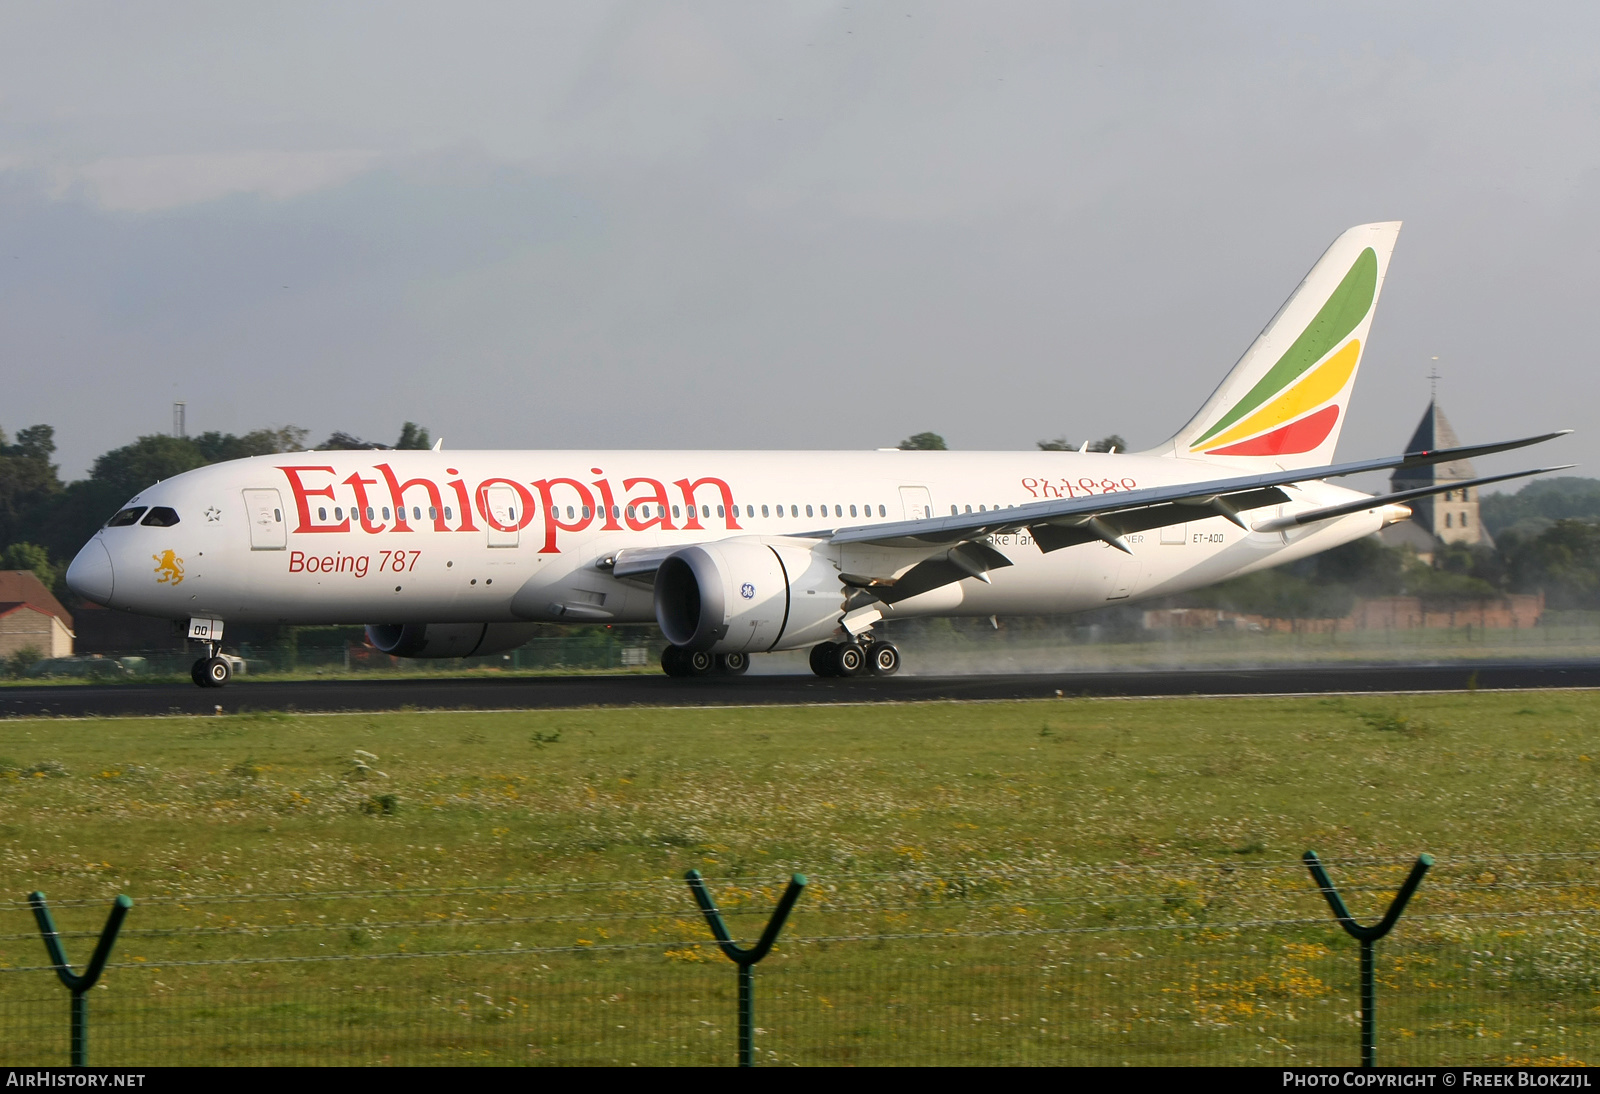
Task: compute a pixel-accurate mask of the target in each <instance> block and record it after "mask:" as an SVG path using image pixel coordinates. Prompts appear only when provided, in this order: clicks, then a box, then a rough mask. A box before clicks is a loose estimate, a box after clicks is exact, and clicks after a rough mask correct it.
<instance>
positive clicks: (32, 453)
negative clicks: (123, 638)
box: [0, 422, 432, 600]
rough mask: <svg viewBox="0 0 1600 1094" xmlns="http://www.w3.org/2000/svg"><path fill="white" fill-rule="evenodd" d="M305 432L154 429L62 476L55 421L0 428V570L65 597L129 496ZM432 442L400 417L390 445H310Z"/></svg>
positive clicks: (297, 442) (291, 443)
mask: <svg viewBox="0 0 1600 1094" xmlns="http://www.w3.org/2000/svg"><path fill="white" fill-rule="evenodd" d="M309 435H310V434H309V431H307V430H304V429H301V428H299V427H298V426H292V425H289V426H283V427H281V428H278V429H257V430H253V431H252V432H249V433H245V434H243V435H242V436H237V435H235V434H232V433H221V432H217V431H212V432H209V433H202V434H200V435H199V436H196V437H171V436H167V435H165V434H159V433H155V434H150V435H148V436H144V437H140V438H139V439H138V440H136V441H134V442H133V443H132V444H127V445H123V446H122V447H121V448H114V449H112V450H111V451H109V452H107V453H105V454H104V455H102V456H100V457H99V458H97V459H96V460H95V461H94V465H93V467H91V468H90V470H89V475H88V477H87V478H83V479H78V480H75V481H73V482H63V481H62V480H61V475H60V468H59V466H57V464H56V463H55V462H54V458H55V452H56V442H55V429H54V428H53V427H51V426H48V425H32V426H29V427H28V428H26V429H21V430H18V431H17V435H16V439H15V440H14V441H13V440H11V439H9V438H7V436H6V434H5V433H4V432H3V431H0V569H7V570H32V571H34V572H35V573H37V574H38V575H39V578H40V580H41V581H43V582H44V583H45V584H46V585H47V586H49V587H50V588H51V589H52V590H53V591H54V592H55V594H56V595H57V596H58V597H60V598H62V599H63V600H70V599H71V598H70V593H69V592H68V590H67V589H66V586H65V584H64V582H63V576H64V575H65V574H66V570H67V566H68V564H69V563H70V562H71V561H72V557H73V556H74V555H75V554H76V553H77V552H78V549H79V548H80V547H82V546H83V545H84V543H86V542H87V541H88V540H89V538H90V537H91V536H93V535H94V533H95V530H96V529H97V528H99V527H100V525H102V524H103V523H105V520H106V518H107V517H109V516H110V515H111V514H112V513H114V512H116V511H117V509H118V508H120V507H121V506H122V504H123V503H124V502H125V501H127V500H128V499H129V498H131V497H133V495H135V494H137V493H139V491H141V490H143V489H145V488H146V487H148V486H150V485H151V484H152V483H155V482H159V481H161V480H162V479H170V478H172V476H174V475H180V474H182V473H183V472H185V471H192V470H193V469H195V468H196V467H203V466H205V465H206V464H212V463H221V462H223V461H224V460H237V459H243V458H244V457H246V456H270V455H273V454H276V453H279V452H304V451H306V450H307V445H306V441H307V439H308V437H309ZM431 443H432V442H431V440H430V439H429V437H428V430H427V429H426V428H424V427H422V426H419V425H417V424H416V423H415V422H406V423H405V424H404V425H403V426H402V427H401V429H400V436H399V439H398V440H396V441H395V443H394V444H380V443H378V442H374V441H366V440H362V439H361V438H360V437H357V436H354V435H352V434H349V433H343V432H335V433H334V434H332V435H331V436H330V437H329V438H328V439H327V440H326V441H323V442H322V443H321V444H319V445H317V446H316V450H318V451H327V450H335V449H353V448H354V449H359V448H385V449H387V448H400V449H420V448H428V447H430V445H431Z"/></svg>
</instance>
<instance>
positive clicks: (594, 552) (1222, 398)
mask: <svg viewBox="0 0 1600 1094" xmlns="http://www.w3.org/2000/svg"><path fill="white" fill-rule="evenodd" d="M1399 231H1400V225H1399V223H1398V222H1392V223H1384V224H1364V225H1361V226H1360V227H1356V228H1352V229H1350V230H1349V231H1347V232H1345V233H1344V234H1343V235H1341V236H1340V237H1339V238H1338V239H1337V240H1335V241H1334V243H1333V245H1332V246H1331V247H1329V248H1328V250H1327V252H1326V253H1325V254H1323V256H1322V258H1321V259H1320V260H1319V261H1318V262H1317V264H1316V265H1315V266H1313V267H1312V269H1311V272H1310V273H1309V274H1307V275H1306V278H1305V280H1304V281H1302V282H1301V283H1300V286H1299V288H1297V289H1296V290H1295V292H1294V294H1293V295H1292V296H1291V297H1290V298H1289V300H1288V302H1287V303H1285V304H1284V305H1283V307H1282V308H1281V309H1279V311H1278V313H1277V315H1275V316H1274V317H1273V319H1272V321H1271V322H1270V323H1269V324H1268V325H1267V327H1266V329H1265V330H1264V331H1262V332H1261V334H1260V335H1259V336H1258V337H1257V338H1256V340H1255V342H1254V343H1253V344H1252V345H1251V346H1250V348H1249V349H1248V350H1246V351H1245V354H1244V356H1243V357H1242V358H1240V359H1239V362H1238V363H1237V364H1236V365H1234V367H1233V369H1232V370H1231V371H1230V372H1229V373H1228V374H1227V376H1226V377H1225V378H1224V379H1223V381H1222V383H1221V385H1220V386H1219V387H1218V388H1217V389H1216V391H1215V392H1214V393H1213V394H1212V396H1211V398H1210V399H1209V400H1207V402H1206V404H1205V405H1204V406H1203V407H1201V408H1200V411H1199V413H1197V414H1196V415H1195V416H1194V417H1193V418H1192V419H1191V420H1190V421H1189V423H1188V424H1187V425H1185V426H1184V427H1183V428H1182V429H1180V430H1179V431H1178V432H1177V433H1176V434H1175V435H1174V436H1173V437H1172V438H1171V439H1170V440H1168V441H1166V442H1165V443H1163V444H1161V445H1159V446H1158V447H1156V448H1153V449H1150V450H1149V451H1146V452H1139V453H1121V452H1110V453H1092V452H1087V451H1084V452H903V451H896V450H889V451H877V452H711V451H707V452H630V451H605V452H540V451H501V452H491V451H476V452H471V451H460V452H456V451H452V452H445V451H441V450H440V449H439V446H435V448H434V450H433V451H429V452H396V451H375V450H374V451H359V452H302V453H298V454H293V455H277V456H258V457H254V458H251V459H245V460H235V461H232V462H229V463H222V464H215V465H212V466H209V467H202V468H198V469H196V470H194V471H189V472H186V473H185V474H182V475H179V476H177V477H175V478H172V479H169V480H167V481H165V482H160V483H157V484H155V485H153V486H151V487H149V488H148V489H147V490H145V491H143V492H142V493H140V494H139V495H138V496H136V497H134V498H131V499H129V501H128V503H127V506H126V507H125V508H123V509H122V510H120V511H119V512H117V513H116V514H115V515H114V516H112V517H111V519H110V520H108V521H107V522H106V524H105V527H104V528H102V529H101V530H100V531H99V532H98V533H96V535H95V537H94V538H93V539H92V540H91V541H90V542H89V543H88V544H87V545H85V546H84V548H83V549H82V550H81V551H80V552H79V553H78V556H77V557H76V558H75V559H74V560H73V562H72V566H71V568H70V569H69V570H68V571H67V584H68V585H69V586H70V587H71V588H72V590H73V591H74V592H76V593H77V594H78V595H80V596H82V597H84V598H86V599H88V600H92V601H95V602H96V603H99V604H104V605H106V606H107V607H112V608H122V609H126V610H128V611H131V612H137V613H140V614H144V615H151V616H160V617H165V618H169V619H173V620H176V621H179V622H180V623H186V625H187V628H188V635H189V637H190V638H191V639H192V640H193V641H195V642H196V643H200V644H201V645H202V647H203V650H204V655H203V656H202V657H200V659H199V660H197V661H196V662H195V665H194V673H193V675H194V680H195V683H197V684H199V685H201V686H202V687H221V686H222V685H224V684H226V683H227V681H228V677H229V672H230V670H229V663H228V661H227V660H226V659H225V658H223V657H221V656H219V642H220V640H221V638H222V635H223V633H224V627H225V626H226V625H227V624H229V623H242V622H251V623H281V624H317V623H363V622H364V623H366V624H367V636H368V639H369V640H370V641H371V643H372V644H373V645H374V646H376V647H377V648H378V649H379V650H382V651H384V652H386V653H390V654H393V655H395V656H397V657H470V656H475V655H482V654H489V653H495V652H499V651H502V650H509V649H513V648H515V647H516V646H519V645H521V644H522V643H524V642H526V641H527V640H528V639H529V638H530V637H531V635H532V633H533V630H534V628H535V627H536V626H537V625H538V624H541V623H596V624H610V623H645V622H651V621H653V622H655V623H657V624H658V625H659V626H660V627H661V631H662V633H663V635H665V637H666V639H667V641H668V642H669V643H670V645H669V646H668V647H667V649H666V651H665V653H664V654H663V656H662V659H661V660H662V668H663V669H665V671H666V672H667V673H668V674H670V675H673V676H700V675H707V674H711V673H726V674H737V673H742V672H744V671H745V670H746V669H748V668H749V665H750V656H751V654H756V653H767V652H771V651H774V650H793V649H801V648H804V647H810V648H811V667H812V669H813V670H814V671H815V672H816V673H818V674H819V675H823V676H854V675H857V674H859V673H863V672H870V673H876V674H880V675H887V674H890V673H893V672H895V671H896V670H897V669H898V668H899V667H900V653H899V651H898V650H897V649H896V648H895V647H894V645H893V644H892V643H890V642H887V641H884V640H882V639H881V638H878V637H876V636H875V635H874V632H873V628H874V626H875V625H876V624H877V623H879V622H880V621H883V620H890V619H905V618H913V617H919V616H953V615H973V616H991V615H1005V614H1019V613H1026V614H1029V615H1037V614H1044V613H1058V612H1075V611H1083V610H1086V609H1090V608H1098V607H1103V606H1105V605H1107V604H1116V603H1128V602H1133V601H1136V600H1140V599H1144V598H1148V597H1158V596H1168V595H1170V594H1173V593H1179V592H1183V591H1184V590H1187V589H1194V588H1198V587H1200V586H1204V585H1210V584H1213V583H1215V582H1218V581H1223V580H1225V579H1227V578H1231V577H1236V576H1238V575H1240V574H1245V573H1249V572H1251V571H1253V570H1259V569H1263V568H1265V567H1268V566H1277V565H1281V564H1282V563H1285V562H1290V561H1293V560H1295V559H1299V558H1304V557H1305V556H1307V555H1311V554H1314V553H1316V552H1318V551H1325V550H1327V549H1329V548H1331V547H1336V546H1338V545H1340V544H1343V543H1349V542H1350V541H1352V540H1355V539H1359V538H1361V537H1363V536H1366V535H1370V534H1371V533H1373V532H1376V531H1377V530H1378V529H1380V528H1382V527H1383V526H1384V525H1386V524H1390V523H1393V522H1395V521H1400V520H1405V519H1406V518H1407V517H1409V516H1410V510H1409V509H1407V508H1406V506H1405V504H1404V503H1405V502H1407V501H1409V500H1411V499H1414V498H1418V497H1422V496H1425V495H1428V494H1432V493H1438V492H1442V491H1444V490H1446V489H1450V490H1459V489H1463V488H1465V487H1469V486H1481V485H1485V484H1488V483H1492V482H1499V481H1502V480H1505V479H1511V478H1517V477H1519V476H1521V475H1531V474H1538V473H1540V472H1541V471H1545V470H1555V469H1554V468H1540V469H1537V470H1533V471H1521V472H1516V473H1514V474H1506V475H1494V476H1490V477H1487V478H1478V479H1473V480H1470V481H1452V482H1448V483H1443V484H1440V485H1439V486H1437V487H1429V488H1426V489H1419V490H1408V491H1404V492H1401V493H1394V494H1389V495H1386V496H1373V495H1369V494H1364V493H1361V492H1359V491H1356V490H1352V489H1349V488H1347V487H1343V486H1338V485H1334V484H1333V483H1331V482H1330V481H1329V480H1331V479H1337V478H1340V477H1343V476H1346V475H1353V474H1357V473H1360V472H1368V471H1378V470H1385V469H1390V468H1398V467H1410V466H1416V465H1421V464H1432V463H1441V462H1448V461H1451V460H1458V459H1469V458H1472V457H1476V456H1481V455H1484V454H1487V453H1491V452H1499V451H1504V450H1508V449H1513V448H1519V447H1522V446H1524V445H1529V444H1535V443H1537V442H1539V441H1544V440H1549V439H1550V438H1552V437H1557V436H1560V435H1561V434H1560V433H1546V434H1542V435H1540V436H1537V437H1527V438H1522V439H1520V440H1514V441H1505V442H1501V443H1498V444H1486V445H1478V446H1470V447H1464V448H1455V449H1450V450H1443V451H1430V452H1408V453H1405V454H1404V455H1401V456H1397V457H1394V458H1391V459H1372V460H1362V461H1358V462H1354V463H1333V462H1331V461H1332V458H1333V452H1334V448H1335V446H1336V445H1337V443H1338V440H1339V431H1340V429H1341V428H1342V427H1343V425H1344V416H1345V408H1346V406H1347V404H1348V402H1349V398H1350V391H1351V388H1352V386H1353V385H1354V383H1355V378H1356V372H1357V369H1358V368H1359V366H1360V364H1361V354H1362V350H1363V349H1364V348H1365V345H1366V341H1367V332H1368V330H1369V329H1370V327H1371V324H1372V315H1373V311H1374V309H1375V307H1376V306H1377V302H1378V294H1379V291H1380V290H1381V289H1382V287H1383V280H1384V274H1385V272H1386V271H1387V269H1388V265H1389V256H1390V253H1391V252H1392V251H1393V249H1394V243H1395V239H1396V237H1397V235H1398V234H1399Z"/></svg>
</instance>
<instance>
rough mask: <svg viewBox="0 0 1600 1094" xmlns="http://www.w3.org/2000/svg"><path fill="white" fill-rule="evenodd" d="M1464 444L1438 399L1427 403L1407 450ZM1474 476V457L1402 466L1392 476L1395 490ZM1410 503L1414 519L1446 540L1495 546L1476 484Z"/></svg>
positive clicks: (1391, 483)
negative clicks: (1480, 508)
mask: <svg viewBox="0 0 1600 1094" xmlns="http://www.w3.org/2000/svg"><path fill="white" fill-rule="evenodd" d="M1460 444H1461V442H1460V441H1459V440H1457V439H1456V431H1455V430H1454V429H1452V428H1451V427H1450V421H1449V419H1448V418H1446V417H1445V416H1444V411H1442V410H1440V409H1439V402H1438V400H1437V399H1434V400H1431V401H1430V402H1429V403H1428V409H1427V412H1426V413H1424V414H1423V415H1422V421H1421V422H1420V423H1418V425H1417V431H1416V432H1415V433H1413V434H1412V435H1411V443H1410V444H1408V445H1406V451H1407V452H1423V451H1428V450H1432V449H1438V448H1455V447H1458V446H1459V445H1460ZM1474 476H1475V473H1474V471H1473V470H1472V461H1470V460H1456V461H1455V462H1453V463H1436V464H1431V465H1429V466H1427V467H1402V468H1400V469H1399V470H1397V471H1395V473H1394V474H1393V475H1392V476H1391V477H1390V479H1389V484H1390V486H1391V487H1393V488H1394V489H1395V490H1415V489H1417V488H1419V487H1424V486H1434V485H1443V484H1444V483H1446V482H1449V481H1451V480H1452V479H1456V480H1466V479H1470V478H1473V477H1474ZM1407 504H1408V505H1410V506H1411V513H1412V516H1411V523H1412V524H1414V525H1416V526H1417V527H1418V528H1420V529H1421V530H1422V531H1424V532H1428V533H1430V534H1431V535H1433V537H1434V538H1435V539H1436V540H1438V541H1440V542H1443V543H1451V544H1454V543H1460V544H1465V545H1466V546H1468V547H1476V546H1478V545H1479V544H1482V545H1484V546H1486V547H1487V546H1493V543H1494V541H1493V540H1492V539H1491V538H1490V536H1489V533H1488V532H1487V531H1485V530H1484V527H1483V524H1482V522H1481V521H1480V520H1479V519H1478V489H1477V487H1475V486H1469V487H1465V488H1463V489H1460V490H1446V491H1445V492H1444V493H1442V494H1434V495H1433V496H1432V497H1426V498H1418V499H1417V500H1416V501H1412V502H1408V503H1407Z"/></svg>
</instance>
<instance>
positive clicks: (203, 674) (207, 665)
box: [189, 656, 233, 688]
mask: <svg viewBox="0 0 1600 1094" xmlns="http://www.w3.org/2000/svg"><path fill="white" fill-rule="evenodd" d="M189 676H190V678H191V679H192V680H194V682H195V685H196V686H197V687H202V688H220V687H226V686H227V683H228V681H229V680H231V679H233V666H232V665H230V664H228V659H227V658H226V657H216V656H211V657H202V658H200V660H198V661H196V662H195V663H194V665H193V667H191V668H190V669H189Z"/></svg>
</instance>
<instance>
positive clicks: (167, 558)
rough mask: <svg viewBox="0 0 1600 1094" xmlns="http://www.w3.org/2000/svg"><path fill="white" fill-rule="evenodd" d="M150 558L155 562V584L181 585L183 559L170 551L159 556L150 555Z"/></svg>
mask: <svg viewBox="0 0 1600 1094" xmlns="http://www.w3.org/2000/svg"><path fill="white" fill-rule="evenodd" d="M150 557H151V558H153V559H155V560H156V582H157V584H161V585H167V584H172V585H182V584H183V559H181V558H179V557H178V556H177V555H175V554H173V553H172V552H171V551H162V552H161V553H160V554H159V555H151V556H150Z"/></svg>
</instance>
